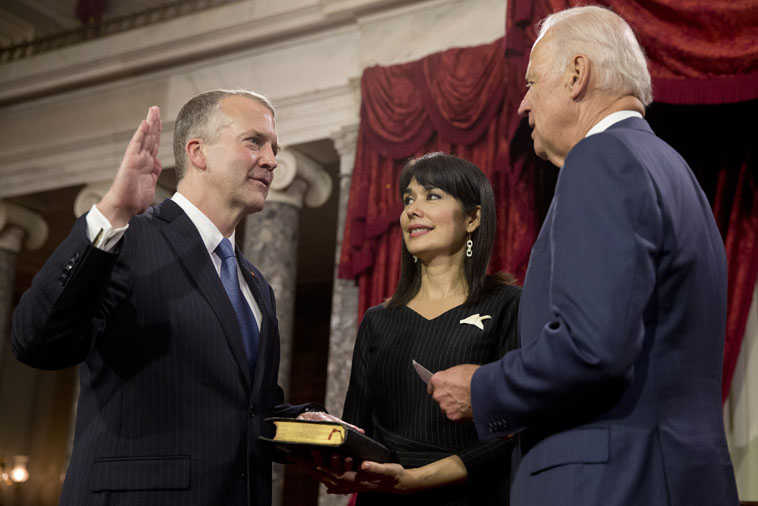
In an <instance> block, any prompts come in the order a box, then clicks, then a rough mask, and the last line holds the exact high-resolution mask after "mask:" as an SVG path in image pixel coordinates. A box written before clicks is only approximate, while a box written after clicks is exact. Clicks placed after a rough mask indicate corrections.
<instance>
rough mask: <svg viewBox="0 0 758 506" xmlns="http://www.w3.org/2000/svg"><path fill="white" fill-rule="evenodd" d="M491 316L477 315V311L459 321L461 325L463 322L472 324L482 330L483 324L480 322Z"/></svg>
mask: <svg viewBox="0 0 758 506" xmlns="http://www.w3.org/2000/svg"><path fill="white" fill-rule="evenodd" d="M491 318H492V317H491V316H490V315H488V314H485V315H482V316H479V313H476V314H472V315H471V316H467V317H466V318H464V319H463V320H461V321H460V322H459V323H460V324H461V325H463V324H464V323H467V324H469V325H473V326H474V327H476V328H478V329H479V330H484V324H483V323H482V322H483V321H484V320H489V319H491Z"/></svg>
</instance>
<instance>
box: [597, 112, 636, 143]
mask: <svg viewBox="0 0 758 506" xmlns="http://www.w3.org/2000/svg"><path fill="white" fill-rule="evenodd" d="M627 118H642V114H640V113H638V112H637V111H616V112H612V113H611V114H609V115H608V116H606V117H605V118H603V119H601V120H600V121H598V122H597V123H595V126H593V127H592V128H590V130H589V131H588V132H587V135H585V137H589V136H590V135H594V134H599V133H600V132H603V131H605V130H606V129H607V128H608V127H610V126H611V125H613V124H615V123H618V122H619V121H623V120H625V119H627Z"/></svg>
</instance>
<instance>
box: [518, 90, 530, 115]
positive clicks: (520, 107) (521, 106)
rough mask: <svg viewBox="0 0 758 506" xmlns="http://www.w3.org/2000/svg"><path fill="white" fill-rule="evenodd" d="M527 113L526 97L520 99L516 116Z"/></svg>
mask: <svg viewBox="0 0 758 506" xmlns="http://www.w3.org/2000/svg"><path fill="white" fill-rule="evenodd" d="M528 112H529V103H528V102H527V101H526V95H524V98H522V99H521V103H520V104H519V105H518V115H519V116H524V115H526V114H527V113H528Z"/></svg>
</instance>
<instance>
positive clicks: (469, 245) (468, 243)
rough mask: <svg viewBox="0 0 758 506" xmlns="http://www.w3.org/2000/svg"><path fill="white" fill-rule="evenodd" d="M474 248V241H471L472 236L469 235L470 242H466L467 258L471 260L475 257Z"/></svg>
mask: <svg viewBox="0 0 758 506" xmlns="http://www.w3.org/2000/svg"><path fill="white" fill-rule="evenodd" d="M473 246H474V241H472V240H471V234H468V240H466V257H468V258H471V257H472V256H473V255H474V251H473V250H472V249H471V248H472V247H473Z"/></svg>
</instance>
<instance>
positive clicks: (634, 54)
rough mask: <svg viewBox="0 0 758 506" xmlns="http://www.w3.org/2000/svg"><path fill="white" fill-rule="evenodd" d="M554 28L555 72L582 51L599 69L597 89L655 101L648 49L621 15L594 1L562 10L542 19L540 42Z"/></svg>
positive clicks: (552, 32)
mask: <svg viewBox="0 0 758 506" xmlns="http://www.w3.org/2000/svg"><path fill="white" fill-rule="evenodd" d="M551 29H552V31H551V35H552V36H553V37H551V39H552V40H550V45H551V52H552V54H553V72H562V71H564V70H565V69H566V67H567V66H568V65H569V64H570V62H571V59H572V58H573V57H574V56H576V55H577V54H578V53H583V54H585V55H587V57H589V59H590V60H591V61H592V63H593V65H594V66H593V70H596V71H597V76H598V77H597V88H598V89H601V90H604V91H609V92H612V93H622V94H626V95H633V96H635V97H637V98H638V99H639V100H640V101H641V102H642V103H643V104H644V105H646V106H647V105H649V104H650V102H652V101H653V90H652V86H651V84H650V72H648V69H647V61H646V60H645V53H644V52H643V50H642V47H641V46H640V44H639V42H637V38H636V37H635V36H634V32H633V31H632V28H631V27H630V26H629V24H627V22H626V21H624V19H623V18H622V17H621V16H619V15H618V14H616V13H614V12H612V11H611V10H609V9H605V8H603V7H598V6H594V5H588V6H584V7H573V8H571V9H566V10H563V11H559V12H556V13H554V14H551V15H550V16H548V17H546V18H545V19H544V20H543V21H542V23H541V24H540V31H539V35H538V37H537V42H539V41H540V39H542V37H543V36H544V35H545V34H546V33H547V31H548V30H551ZM537 42H535V44H536V43H537Z"/></svg>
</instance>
